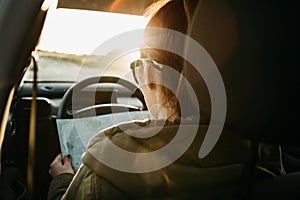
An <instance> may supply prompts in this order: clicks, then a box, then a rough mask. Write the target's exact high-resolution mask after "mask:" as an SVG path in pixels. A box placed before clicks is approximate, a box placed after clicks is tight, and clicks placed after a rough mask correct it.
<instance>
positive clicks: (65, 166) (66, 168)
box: [49, 154, 74, 177]
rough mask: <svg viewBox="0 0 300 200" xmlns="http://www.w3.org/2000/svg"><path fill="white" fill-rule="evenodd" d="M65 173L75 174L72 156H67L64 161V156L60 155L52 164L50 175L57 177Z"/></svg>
mask: <svg viewBox="0 0 300 200" xmlns="http://www.w3.org/2000/svg"><path fill="white" fill-rule="evenodd" d="M64 173H70V174H74V169H73V167H72V158H71V156H70V155H68V156H65V157H64V159H62V155H61V154H59V155H57V156H56V158H55V159H54V161H53V162H52V163H51V165H50V169H49V174H50V175H51V176H52V177H55V176H58V175H60V174H64Z"/></svg>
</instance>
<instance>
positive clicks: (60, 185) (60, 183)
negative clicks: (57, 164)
mask: <svg viewBox="0 0 300 200" xmlns="http://www.w3.org/2000/svg"><path fill="white" fill-rule="evenodd" d="M73 176H74V175H73V174H67V173H66V174H60V175H58V176H56V177H54V178H53V180H52V182H51V184H50V187H49V191H48V200H58V199H61V197H62V196H63V195H64V193H65V192H66V190H67V188H68V186H69V184H70V183H71V181H72V179H73Z"/></svg>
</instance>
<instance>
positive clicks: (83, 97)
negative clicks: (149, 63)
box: [0, 0, 300, 199]
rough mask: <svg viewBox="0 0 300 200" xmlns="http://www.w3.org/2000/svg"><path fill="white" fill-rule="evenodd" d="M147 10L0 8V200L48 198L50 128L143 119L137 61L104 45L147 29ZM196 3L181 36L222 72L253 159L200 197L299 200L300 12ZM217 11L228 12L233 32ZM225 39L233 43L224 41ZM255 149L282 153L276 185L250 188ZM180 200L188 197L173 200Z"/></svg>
mask: <svg viewBox="0 0 300 200" xmlns="http://www.w3.org/2000/svg"><path fill="white" fill-rule="evenodd" d="M152 2H153V0H139V1H136V0H87V1H81V0H58V1H55V0H45V1H44V0H36V1H31V0H22V1H17V0H0V102H1V103H0V116H1V117H0V119H1V127H0V155H1V165H0V170H1V175H0V199H47V192H48V188H49V185H50V182H51V179H52V178H51V176H50V175H49V173H48V170H49V165H50V163H51V162H52V160H53V159H54V158H55V156H56V155H57V154H59V153H60V152H61V149H60V143H59V138H58V130H57V124H56V120H57V119H74V118H83V117H88V116H94V115H106V114H110V113H121V112H131V111H146V110H147V106H146V103H145V100H144V98H143V94H142V93H141V91H140V90H139V88H138V86H137V85H136V83H135V81H134V79H133V77H132V74H131V71H130V67H129V65H130V62H132V61H134V60H135V59H136V58H138V56H139V54H138V50H136V51H130V52H129V51H128V49H126V48H127V47H126V46H130V45H129V43H128V41H124V42H121V44H110V42H108V43H109V45H111V46H109V47H107V46H105V45H106V44H107V43H105V41H107V40H109V39H110V38H112V37H114V36H116V35H118V34H121V33H123V32H126V31H130V30H135V29H143V28H145V26H146V24H147V20H148V19H147V18H146V17H144V16H143V13H144V11H145V9H146V8H147V7H148V6H149V5H150V4H151V3H152ZM201 2H202V1H199V3H198V4H197V8H195V10H196V11H195V14H194V16H193V21H192V22H193V25H192V26H191V27H192V28H191V29H190V30H189V32H188V35H189V36H190V37H191V38H193V39H194V40H196V41H197V42H199V43H200V44H201V45H203V47H204V48H206V49H207V50H208V52H209V53H210V54H211V55H212V57H213V58H215V59H216V62H217V64H218V67H219V66H220V67H219V68H218V69H219V71H220V74H221V76H222V79H223V81H224V85H225V88H226V98H227V112H226V121H225V126H226V127H227V128H229V129H230V130H233V131H234V132H235V133H236V134H239V135H240V136H242V137H244V138H245V140H247V141H248V142H249V149H250V152H251V155H250V156H249V159H248V161H247V162H246V163H245V164H244V166H243V168H242V170H243V171H242V173H243V177H242V178H241V180H240V182H239V183H238V184H232V183H228V181H226V179H227V178H230V177H228V176H230V174H231V173H228V174H227V176H226V173H227V172H226V170H225V171H224V172H222V171H219V172H218V173H219V174H224V175H222V176H220V179H224V181H220V180H218V181H216V182H218V184H217V183H216V184H215V185H214V184H212V186H211V187H215V189H214V190H207V191H206V193H207V194H205V195H204V197H206V196H207V199H214V198H209V196H210V195H211V194H210V192H211V191H214V192H216V191H218V192H220V193H224V194H225V193H228V191H229V192H235V193H236V197H237V198H236V199H297V197H298V198H299V195H300V190H299V189H300V172H299V171H300V140H299V138H300V137H299V132H298V128H297V124H298V123H297V121H298V116H297V114H298V111H299V105H298V104H299V103H298V102H299V101H298V100H299V97H298V95H297V92H298V91H299V86H300V84H299V78H298V77H296V76H297V74H298V73H297V72H298V71H297V70H298V69H297V68H296V67H297V66H296V65H295V60H296V59H295V58H296V56H295V55H294V54H295V52H296V51H295V44H294V40H293V38H294V36H293V34H295V24H294V20H295V17H294V16H293V15H294V13H296V11H295V8H296V7H295V6H293V5H292V4H290V3H289V2H288V1H286V2H280V1H276V0H275V1H249V2H248V1H247V2H245V1H237V0H224V1H219V0H212V1H209V2H210V3H208V7H209V8H211V9H212V10H209V9H207V7H205V5H206V4H202V3H201ZM224 2H226V5H225V4H224ZM223 9H230V10H231V12H232V16H233V18H234V20H235V21H234V27H231V24H230V23H228V22H227V21H226V20H225V19H226V18H225V17H224V16H223V15H222V11H223ZM231 31H235V33H236V38H233V39H232V40H227V41H225V40H224V38H223V36H224V35H226V34H231ZM137 40H138V38H137ZM211 40H213V42H211ZM129 42H131V41H129ZM102 44H104V45H102ZM124 46H125V47H124ZM220 46H226V48H223V49H222V48H220ZM129 48H130V47H129ZM198 84H199V87H198V90H197V92H200V93H201V95H202V96H203V102H200V104H201V105H200V107H201V108H202V107H205V106H209V103H207V102H209V93H208V92H207V89H206V84H205V82H203V80H202V79H199V80H198ZM91 97H93V98H91ZM204 109H205V108H204ZM260 143H269V144H276V145H280V147H281V152H282V155H281V157H282V164H283V167H284V169H285V174H284V175H279V176H271V177H267V178H264V179H259V180H256V179H255V177H256V176H257V174H256V171H255V166H256V165H257V164H258V163H257V162H258V160H259V159H258V157H257V155H258V152H257V149H258V146H259V145H260ZM218 173H217V174H218ZM205 177H207V178H209V176H207V175H206V176H205ZM199 179H201V177H199ZM214 179H215V177H214V178H212V180H214ZM217 179H218V178H216V180H217ZM204 182H205V180H204ZM208 182H209V181H208ZM220 183H226V184H223V185H220ZM227 183H228V184H227ZM200 187H201V186H199V189H200ZM200 191H201V189H200ZM195 195H196V194H195ZM185 196H191V194H188V195H185V194H182V195H179V196H178V197H177V198H182V199H185ZM170 198H171V199H172V198H173V197H170Z"/></svg>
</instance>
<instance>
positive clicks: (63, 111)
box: [57, 76, 146, 119]
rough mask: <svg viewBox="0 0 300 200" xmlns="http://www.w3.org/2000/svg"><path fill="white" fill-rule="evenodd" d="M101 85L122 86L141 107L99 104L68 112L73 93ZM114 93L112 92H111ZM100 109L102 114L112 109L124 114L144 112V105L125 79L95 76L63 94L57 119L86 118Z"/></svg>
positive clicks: (141, 97)
mask: <svg viewBox="0 0 300 200" xmlns="http://www.w3.org/2000/svg"><path fill="white" fill-rule="evenodd" d="M102 83H113V84H118V85H121V86H124V87H125V88H127V89H129V90H130V91H131V92H132V93H131V94H132V95H131V97H136V98H137V99H138V100H139V101H140V102H141V103H142V104H143V107H142V108H141V107H136V106H132V105H126V104H117V103H108V104H102V105H101V104H100V105H101V106H99V104H97V105H92V106H89V107H88V108H87V109H86V108H81V109H78V110H77V111H75V112H71V113H70V112H68V108H69V107H70V106H71V105H72V100H73V98H72V96H73V92H74V91H76V92H77V91H79V92H81V91H82V89H84V88H86V87H88V86H89V85H93V84H102ZM112 93H114V91H112ZM96 108H100V109H103V110H105V111H104V113H102V114H108V113H111V112H109V108H110V109H113V111H114V112H125V111H128V110H129V111H140V110H145V109H146V103H145V100H144V96H143V94H142V92H141V91H140V89H139V88H137V87H136V85H134V84H133V83H131V82H130V81H127V80H125V79H122V78H119V77H114V76H95V77H90V78H86V79H83V80H81V81H79V82H77V83H75V84H74V85H73V86H72V87H70V88H69V89H68V90H67V91H66V93H65V94H64V96H63V98H62V101H61V103H60V105H59V108H58V112H57V119H70V118H73V117H74V116H76V117H86V115H89V114H90V113H92V112H91V110H93V109H96Z"/></svg>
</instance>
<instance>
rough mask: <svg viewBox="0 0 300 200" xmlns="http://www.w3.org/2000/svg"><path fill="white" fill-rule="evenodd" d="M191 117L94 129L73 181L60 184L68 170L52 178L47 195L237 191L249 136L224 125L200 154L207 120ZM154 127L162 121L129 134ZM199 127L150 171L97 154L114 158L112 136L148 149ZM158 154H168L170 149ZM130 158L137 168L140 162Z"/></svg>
mask: <svg viewBox="0 0 300 200" xmlns="http://www.w3.org/2000/svg"><path fill="white" fill-rule="evenodd" d="M182 122H183V121H182ZM190 122H191V121H189V120H186V121H185V122H183V123H181V126H180V125H179V123H176V122H175V123H171V122H167V123H166V124H165V125H164V124H163V123H162V122H161V121H152V123H150V124H149V122H145V123H129V124H122V125H119V126H117V127H114V128H111V129H108V130H106V131H105V132H104V133H101V134H98V135H96V136H95V137H94V138H93V139H91V140H90V142H89V146H88V150H87V152H86V153H85V154H84V155H83V157H82V160H83V165H82V166H81V167H80V169H79V171H78V172H77V173H76V175H75V177H74V178H73V180H72V182H71V184H70V186H69V187H68V188H66V186H65V185H63V184H62V182H63V181H62V179H63V177H64V176H69V175H66V174H65V175H62V176H61V177H58V178H57V177H56V178H55V179H57V180H55V179H54V180H53V182H52V183H51V186H50V190H49V199H60V197H61V195H63V194H64V195H63V197H62V199H170V198H171V199H188V198H191V197H195V196H200V197H202V198H207V199H215V198H219V197H220V198H221V199H224V198H226V195H228V196H229V197H230V198H231V197H232V196H235V195H238V194H239V192H238V191H239V189H240V188H239V183H240V182H241V181H242V179H241V177H242V173H243V168H242V163H243V162H244V161H245V160H246V159H247V158H248V156H249V150H248V147H247V142H246V141H243V140H242V139H241V138H240V137H238V136H236V135H234V134H231V133H230V132H227V131H226V130H223V132H222V134H221V137H220V139H219V140H218V142H217V144H216V146H215V148H214V149H213V150H212V151H211V152H210V153H209V154H208V156H206V157H205V158H202V159H199V157H198V153H199V149H200V146H201V144H202V141H203V138H204V136H205V134H206V130H207V125H205V124H203V125H200V126H198V125H194V124H193V123H190ZM182 124H183V125H182ZM137 125H138V126H137ZM141 126H142V128H141ZM154 127H161V130H160V132H159V133H158V134H156V135H155V136H153V137H150V138H136V137H132V136H130V135H128V134H126V133H128V132H131V133H134V134H137V135H140V134H144V133H145V132H149V130H151V129H153V128H154ZM195 127H196V130H197V135H196V137H195V139H194V140H193V142H192V144H191V145H190V146H189V148H188V149H187V151H185V152H184V154H183V155H182V156H180V158H179V159H177V160H176V161H174V162H172V163H171V164H170V165H168V166H166V167H163V168H161V169H157V170H155V171H152V172H146V173H131V172H124V171H120V170H116V169H113V168H111V167H109V166H107V165H105V164H103V163H102V162H101V158H100V159H99V155H106V156H111V159H116V158H115V157H114V156H113V153H112V152H110V151H111V149H110V147H109V142H110V141H111V142H113V143H114V144H115V145H117V146H119V147H120V148H122V149H124V150H126V151H130V152H138V153H147V152H153V151H155V150H158V149H160V148H162V147H164V146H165V145H166V144H168V143H169V142H170V141H172V140H173V138H174V136H175V135H176V133H177V132H178V130H179V128H180V130H181V131H183V132H184V133H185V134H187V135H188V134H191V132H192V131H193V130H195ZM125 132H126V133H125ZM150 132H151V131H150ZM183 140H184V138H183ZM160 158H166V155H162V156H161V157H160ZM125 161H126V160H125ZM277 161H279V160H276V161H275V165H276V166H280V163H279V162H277ZM121 162H124V160H123V159H120V166H122V163H121ZM130 162H131V163H132V165H133V166H132V167H133V168H134V167H135V166H134V165H135V163H136V162H135V161H133V162H132V161H130ZM153 162H160V160H159V159H156V160H149V163H145V165H152V164H153ZM273 164H274V162H273ZM277 164H278V165H277ZM59 179H60V180H59ZM232 183H234V185H233V187H231V188H230V189H229V190H228V188H226V187H223V186H224V185H226V186H231V185H232ZM60 184H61V186H59V185H60ZM220 186H222V187H220ZM222 190H226V192H224V191H223V192H222ZM55 191H56V192H55ZM228 191H229V192H228ZM224 195H225V196H224Z"/></svg>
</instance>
